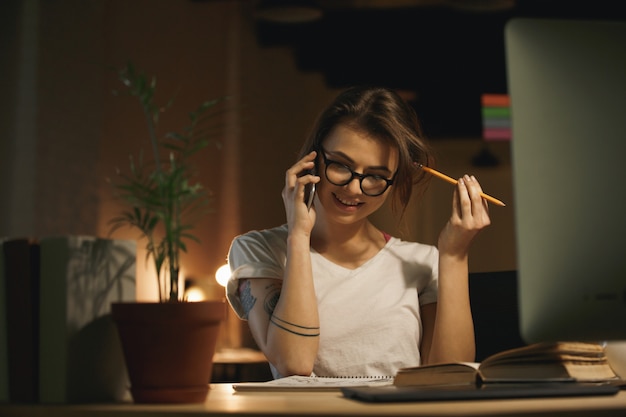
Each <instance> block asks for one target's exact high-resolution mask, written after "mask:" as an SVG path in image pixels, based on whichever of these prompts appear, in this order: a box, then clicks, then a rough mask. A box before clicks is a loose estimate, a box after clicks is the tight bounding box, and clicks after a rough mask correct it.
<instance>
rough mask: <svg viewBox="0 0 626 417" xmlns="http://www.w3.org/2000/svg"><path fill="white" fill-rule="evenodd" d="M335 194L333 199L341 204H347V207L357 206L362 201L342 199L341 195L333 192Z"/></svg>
mask: <svg viewBox="0 0 626 417" xmlns="http://www.w3.org/2000/svg"><path fill="white" fill-rule="evenodd" d="M333 195H334V196H335V199H336V200H337V201H339V202H340V203H341V204H343V205H344V206H349V207H356V206H359V205H361V204H363V203H361V202H359V201H349V200H344V199H342V198H341V197H339V196H338V195H337V194H333Z"/></svg>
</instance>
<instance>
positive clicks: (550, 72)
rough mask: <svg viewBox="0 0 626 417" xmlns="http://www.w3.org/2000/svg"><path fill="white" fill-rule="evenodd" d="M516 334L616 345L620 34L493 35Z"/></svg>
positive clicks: (561, 23) (624, 298)
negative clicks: (514, 270) (504, 87)
mask: <svg viewBox="0 0 626 417" xmlns="http://www.w3.org/2000/svg"><path fill="white" fill-rule="evenodd" d="M505 42H506V64H507V77H508V89H509V94H510V97H511V126H512V143H511V156H512V170H513V186H514V206H515V226H516V236H517V237H516V239H517V240H516V243H517V263H518V297H519V315H520V331H521V334H522V337H523V339H524V340H525V342H527V343H532V342H538V341H549V340H589V341H605V340H626V23H625V22H607V21H567V20H549V19H521V18H520V19H513V20H511V21H510V22H508V24H507V26H506V28H505Z"/></svg>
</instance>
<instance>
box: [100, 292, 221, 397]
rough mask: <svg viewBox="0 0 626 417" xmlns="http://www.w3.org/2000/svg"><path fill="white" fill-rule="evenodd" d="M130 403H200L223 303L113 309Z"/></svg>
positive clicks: (119, 306)
mask: <svg viewBox="0 0 626 417" xmlns="http://www.w3.org/2000/svg"><path fill="white" fill-rule="evenodd" d="M111 314H112V316H113V320H114V321H115V323H116V325H117V329H118V332H119V335H120V340H121V343H122V349H123V351H124V359H125V361H126V368H127V370H128V376H129V379H130V384H131V387H130V392H131V395H132V397H133V400H134V401H135V402H136V403H201V402H204V401H205V399H206V396H207V394H208V390H209V383H210V380H211V370H212V368H213V354H214V353H215V345H216V342H217V337H218V335H219V329H220V323H221V321H222V320H224V318H225V316H226V303H225V302H224V301H202V302H189V303H113V304H112V305H111Z"/></svg>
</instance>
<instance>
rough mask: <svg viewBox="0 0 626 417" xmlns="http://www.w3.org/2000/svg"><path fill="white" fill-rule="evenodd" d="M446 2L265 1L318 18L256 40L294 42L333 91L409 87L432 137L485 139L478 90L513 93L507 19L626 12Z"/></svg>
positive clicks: (542, 2)
mask: <svg viewBox="0 0 626 417" xmlns="http://www.w3.org/2000/svg"><path fill="white" fill-rule="evenodd" d="M378 3H379V4H380V3H383V2H378ZM418 3H420V2H416V4H418ZM426 3H428V2H426ZM434 3H436V2H434ZM447 3H449V4H448V6H447V7H441V6H438V7H435V6H432V5H431V6H419V7H417V6H415V7H408V6H406V7H393V4H394V1H393V0H390V1H388V2H387V3H385V4H389V7H388V8H385V7H363V6H362V5H361V6H357V5H355V4H358V2H342V1H337V2H336V3H334V4H333V3H332V2H322V1H320V2H315V1H309V2H306V1H287V0H273V1H265V2H261V3H260V5H259V6H258V7H259V8H260V9H264V10H267V8H269V7H272V6H277V5H278V6H289V5H309V6H311V7H315V8H318V9H319V10H320V11H322V17H321V18H319V19H317V20H314V21H311V22H300V23H280V22H279V23H277V22H272V21H267V20H263V19H258V20H257V23H256V32H257V38H258V42H259V43H260V44H261V45H262V46H264V47H274V46H288V47H290V48H292V49H293V53H294V55H295V57H296V62H297V65H298V67H299V69H301V70H302V71H317V72H321V73H323V74H324V77H325V80H326V82H327V84H328V85H329V87H333V88H335V87H338V88H343V87H347V86H349V85H353V84H362V83H365V84H378V85H385V86H388V87H392V88H397V89H401V90H405V91H407V92H408V93H409V95H410V96H411V103H412V104H413V105H414V107H415V109H416V111H417V112H418V115H419V116H420V119H421V120H422V123H423V125H424V126H425V127H427V129H426V131H425V133H426V134H427V136H429V137H431V138H437V137H480V136H481V134H482V117H481V112H480V106H481V105H480V97H481V94H483V93H506V92H507V88H506V68H505V51H504V27H505V24H506V22H507V21H509V20H510V19H511V18H513V17H532V18H562V19H595V20H598V19H601V20H624V19H625V18H626V13H625V12H624V10H622V9H624V6H625V5H626V4H625V3H624V2H623V1H619V0H618V1H615V0H598V1H576V0H517V1H508V2H507V1H504V2H502V4H509V5H510V6H509V7H501V8H497V7H492V8H490V7H489V6H488V5H489V4H492V3H497V2H489V1H483V2H479V1H472V0H466V1H465V2H464V1H463V0H460V1H456V2H451V1H449V2H447ZM452 3H454V4H455V5H456V7H451V6H450V4H452ZM329 4H331V5H332V7H330V6H329ZM442 4H446V2H442ZM480 4H484V5H485V7H484V8H482V9H481V8H480V7H477V5H480ZM459 5H463V6H465V5H467V6H468V7H459ZM469 5H473V6H474V7H472V8H470V7H469ZM572 70H573V71H575V68H573V69H572Z"/></svg>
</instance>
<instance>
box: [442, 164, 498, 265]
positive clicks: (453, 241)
mask: <svg viewBox="0 0 626 417" xmlns="http://www.w3.org/2000/svg"><path fill="white" fill-rule="evenodd" d="M481 192H482V188H481V187H480V183H479V182H478V180H476V178H475V177H474V176H469V175H465V176H463V178H460V179H459V182H458V184H457V188H456V189H455V191H454V196H453V199H452V215H451V216H450V219H449V220H448V222H447V223H446V225H445V227H444V228H443V230H442V231H441V234H440V235H439V242H438V247H439V251H440V252H441V253H446V254H448V255H452V256H456V257H466V256H467V253H468V252H469V247H470V244H471V242H472V240H473V239H474V237H476V235H477V234H478V233H479V232H480V231H481V230H482V229H483V228H485V227H487V226H489V225H490V224H491V220H490V218H489V206H488V203H487V201H486V200H485V199H484V198H482V197H481V195H480V194H481Z"/></svg>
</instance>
